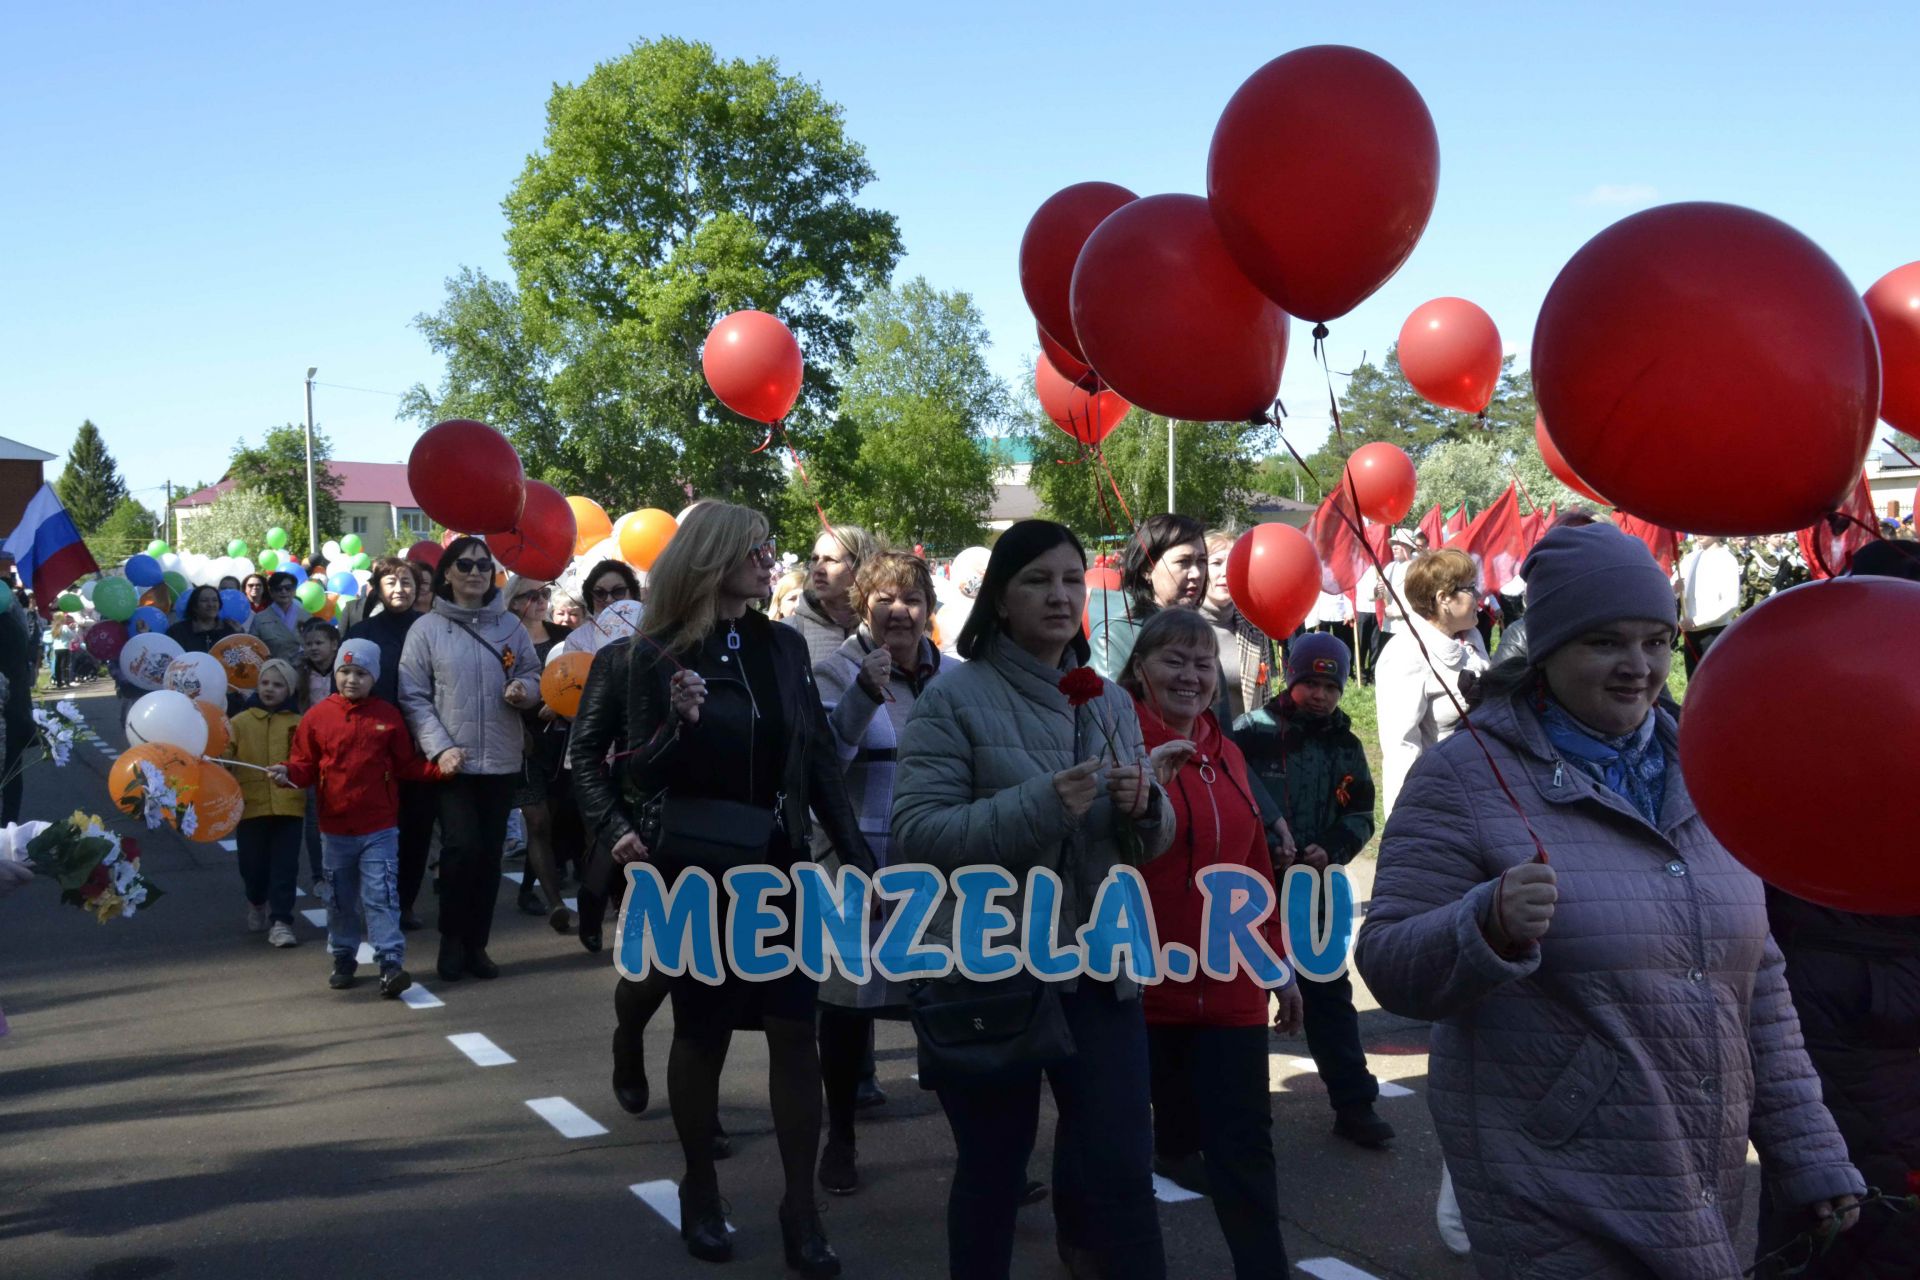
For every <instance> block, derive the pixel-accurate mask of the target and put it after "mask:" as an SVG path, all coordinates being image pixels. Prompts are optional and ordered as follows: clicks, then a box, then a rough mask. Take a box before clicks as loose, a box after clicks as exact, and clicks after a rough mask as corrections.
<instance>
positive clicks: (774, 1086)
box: [571, 502, 873, 1276]
mask: <svg viewBox="0 0 1920 1280" xmlns="http://www.w3.org/2000/svg"><path fill="white" fill-rule="evenodd" d="M772 562H773V551H772V547H771V545H770V544H769V542H768V540H767V522H766V519H765V517H763V516H761V515H760V514H759V513H758V512H756V511H750V510H748V509H747V508H745V507H736V506H732V505H730V504H727V503H722V502H703V503H701V504H700V505H699V506H697V507H695V508H694V509H693V510H691V511H690V512H689V513H687V514H686V516H685V522H684V523H683V524H682V525H681V526H680V529H679V532H677V533H676V534H675V535H674V537H673V540H672V541H671V542H669V543H668V544H667V547H666V550H664V551H663V552H661V553H660V557H659V559H657V560H656V561H655V562H654V565H653V568H652V571H651V572H650V574H649V576H648V587H649V589H650V593H649V600H648V604H647V613H646V618H645V621H644V622H643V624H642V627H641V630H640V632H639V634H638V635H637V636H636V638H634V639H633V640H630V641H624V642H620V643H616V644H613V645H611V646H608V647H607V648H604V649H602V650H601V651H600V652H599V653H598V654H597V655H596V656H595V658H594V663H593V670H592V674H591V675H590V676H589V678H588V681H587V689H586V694H585V696H584V698H583V700H582V703H581V709H580V716H579V719H578V720H577V721H576V722H575V725H574V732H573V744H572V748H571V751H572V759H573V767H574V786H575V788H576V790H577V791H578V793H579V796H580V802H581V807H582V809H583V811H584V813H585V817H586V820H587V825H588V829H589V830H591V831H592V832H593V833H594V836H595V839H596V842H597V846H598V847H599V848H604V849H606V850H607V851H608V852H609V853H610V854H611V859H610V862H611V863H618V864H624V863H628V862H632V861H635V860H638V859H642V858H646V859H651V860H652V861H654V862H655V863H657V864H658V865H659V866H660V868H661V870H662V872H663V874H665V875H667V876H669V877H672V876H675V875H677V874H678V873H679V872H680V871H682V870H684V869H686V868H687V867H689V866H694V865H699V866H703V867H705V868H706V869H707V870H708V871H709V872H711V873H713V874H715V875H716V876H718V875H719V874H721V873H722V871H723V870H724V868H723V867H721V866H720V865H719V863H720V862H721V861H725V862H727V863H728V864H730V865H750V864H761V863H771V864H773V865H775V866H781V867H785V866H787V865H789V864H791V863H793V862H795V861H796V860H800V859H804V858H806V857H807V849H808V831H809V827H808V809H809V808H810V807H811V809H812V810H813V812H814V813H815V814H817V815H819V820H820V824H821V826H822V828H824V830H825V833H826V836H827V838H828V839H829V840H830V841H831V842H832V844H833V847H834V848H835V849H836V850H838V851H839V853H840V856H841V857H842V859H843V860H844V861H846V862H847V863H848V864H849V865H852V866H855V867H858V868H861V869H862V870H871V869H872V866H873V858H872V855H871V854H870V853H869V852H868V851H867V844H866V840H865V838H864V837H863V836H862V835H861V832H860V825H859V823H858V821H857V820H856V818H855V816H854V813H853V809H852V806H851V805H850V804H849V803H848V800H847V791H846V784H845V782H844V780H843V779H842V777H841V774H840V769H839V766H838V762H837V760H836V758H835V755H834V748H833V740H832V735H831V733H830V731H829V730H828V728H827V722H826V713H825V712H824V711H823V710H822V709H821V707H820V701H819V697H818V695H817V693H816V692H815V689H814V684H813V673H812V669H811V666H810V664H809V662H808V658H807V645H806V641H805V640H803V639H802V638H801V636H800V635H799V633H798V632H796V631H794V630H793V629H792V628H789V627H783V626H779V625H777V624H775V623H773V622H770V621H768V620H767V619H766V618H765V617H764V616H762V615H761V614H759V613H756V612H754V611H753V610H752V609H751V608H750V607H749V606H750V605H752V604H755V603H757V602H760V601H764V600H765V599H766V597H767V594H768V590H769V588H770V586H771V579H770V578H769V577H768V573H767V571H768V569H769V568H770V567H771V565H772ZM610 754H611V755H614V756H616V757H617V759H615V761H614V762H613V764H612V767H611V769H609V768H608V765H607V760H608V757H609V755H610ZM722 831H725V832H729V833H732V838H731V839H730V841H729V843H730V844H732V845H735V846H737V848H736V849H735V851H734V852H735V855H736V856H734V857H727V856H725V855H723V854H722V853H720V852H717V851H716V842H715V841H714V836H715V835H716V834H717V833H719V832H722ZM608 861H609V860H602V859H600V858H598V857H597V856H596V860H595V863H594V865H593V867H592V868H590V870H589V876H594V875H595V872H596V871H600V872H601V873H602V874H603V875H604V870H605V869H606V868H607V863H608ZM595 887H596V888H597V889H599V890H600V891H601V892H602V893H605V892H607V891H608V890H609V889H610V888H611V887H612V886H611V884H610V883H608V882H607V881H606V880H605V879H602V880H601V882H600V883H599V884H597V885H596V886H595ZM775 902H776V903H777V902H778V900H777V899H776V900H775ZM782 909H783V910H785V911H786V913H787V916H788V919H789V921H791V919H792V916H793V910H792V903H791V902H788V903H787V904H786V905H785V906H784V907H783V908H782ZM721 928H722V929H723V930H724V929H725V928H726V924H725V922H724V921H723V922H722V923H721ZM771 941H775V942H778V941H780V939H777V938H776V939H772V940H771ZM642 985H643V984H641V983H637V982H633V981H631V980H623V981H622V982H621V983H620V988H621V990H622V992H623V993H624V992H625V991H626V990H627V989H628V988H638V987H641V986H642ZM817 985H818V984H817V983H815V982H814V980H813V979H811V978H809V977H807V976H806V975H805V974H804V973H802V972H800V971H798V970H795V971H794V972H792V973H790V974H788V975H787V976H785V977H782V978H778V979H775V980H773V981H770V982H748V981H745V980H743V979H741V978H740V977H738V976H737V975H733V974H728V975H727V976H726V978H725V980H724V981H723V982H721V983H720V985H718V986H708V985H707V984H705V983H702V982H700V981H698V980H697V979H695V978H694V977H693V976H692V975H691V974H689V975H688V976H686V977H681V978H674V979H672V982H671V987H672V993H673V1023H674V1026H673V1050H672V1054H671V1056H670V1058H669V1059H668V1063H667V1090H668V1100H669V1102H670V1104H671V1106H672V1108H673V1123H674V1129H675V1131H676V1132H677V1133H678V1135H679V1137H680V1146H681V1150H682V1151H683V1152H684V1153H685V1156H686V1162H687V1171H686V1176H685V1178H683V1179H682V1180H681V1183H680V1234H681V1237H682V1239H684V1240H685V1241H686V1244H687V1251H688V1252H689V1253H691V1254H692V1255H693V1256H694V1257H696V1258H701V1259H704V1260H706V1261H711V1262H719V1261H725V1260H726V1259H728V1258H730V1257H731V1256H732V1255H733V1244H732V1241H731V1240H729V1238H728V1228H727V1223H726V1219H725V1217H724V1216H723V1213H724V1211H723V1209H722V1205H721V1199H720V1184H719V1179H718V1177H717V1175H716V1173H715V1171H714V1147H713V1139H714V1115H715V1110H716V1106H717V1102H718V1097H719V1088H720V1073H721V1070H722V1069H723V1068H724V1066H725V1065H726V1057H727V1048H728V1045H729V1043H730V1041H731V1039H732V1036H733V1033H734V1031H736V1030H752V1029H759V1030H763V1031H764V1032H765V1033H766V1037H767V1057H768V1071H767V1075H768V1079H767V1089H768V1093H769V1095H770V1099H771V1103H772V1110H773V1122H774V1132H775V1135H776V1137H777V1139H778V1142H779V1147H780V1163H781V1166H782V1168H783V1170H784V1172H785V1175H786V1195H785V1198H784V1199H783V1201H782V1203H781V1205H780V1211H779V1221H780V1234H781V1238H782V1241H783V1242H784V1244H785V1249H786V1260H787V1265H788V1266H790V1267H792V1268H794V1269H795V1270H798V1271H799V1272H801V1273H802V1274H803V1275H807V1276H834V1275H838V1274H839V1273H840V1260H839V1258H838V1257H837V1256H836V1255H835V1254H834V1251H833V1249H832V1247H831V1246H830V1245H829V1244H828V1243H827V1238H826V1233H825V1230H824V1229H823V1227H822V1225H821V1222H820V1213H819V1209H818V1206H817V1205H816V1204H815V1202H814V1198H813V1185H812V1183H813V1171H814V1158H815V1156H816V1155H817V1153H818V1151H819V1143H820V1059H819V1054H818V1052H817V1050H816V1048H815V1043H814V1025H813V1021H814V1005H815V997H816V992H817ZM615 1007H616V1010H617V1011H618V1012H619V1013H620V1014H621V1015H622V1017H623V1019H624V1018H625V1017H626V1016H627V1015H628V1013H629V1010H628V1009H627V1008H626V1007H624V1001H623V1000H622V999H618V998H617V999H616V1002H615Z"/></svg>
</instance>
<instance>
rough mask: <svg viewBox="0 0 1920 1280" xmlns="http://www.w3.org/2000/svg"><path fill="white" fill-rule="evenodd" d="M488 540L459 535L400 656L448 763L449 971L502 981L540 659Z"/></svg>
mask: <svg viewBox="0 0 1920 1280" xmlns="http://www.w3.org/2000/svg"><path fill="white" fill-rule="evenodd" d="M493 575H494V562H493V556H492V554H491V553H490V552H489V551H488V550H487V544H486V543H485V542H484V541H482V540H481V539H479V538H474V537H464V538H455V539H454V540H453V542H452V543H451V544H449V545H448V547H447V549H446V551H445V552H443V553H442V554H441V557H440V566H439V568H438V569H436V570H435V571H434V575H433V596H434V599H433V611H432V612H431V613H429V614H427V615H425V616H424V617H422V618H421V619H420V620H419V621H418V622H416V623H414V624H413V627H412V629H411V630H409V631H408V632H407V640H406V645H405V647H404V648H403V649H402V650H401V654H400V710H401V712H402V713H403V714H405V716H406V717H407V727H408V728H409V729H411V730H412V731H413V736H414V739H415V741H417V742H418V743H419V744H420V751H421V754H423V755H425V756H426V757H427V758H428V759H429V760H432V761H433V762H434V763H435V764H437V765H438V766H439V767H440V772H441V773H443V774H445V775H447V779H448V780H447V781H446V782H444V783H442V784H441V786H440V961H439V970H440V977H441V978H442V980H444V981H447V982H453V981H457V980H458V979H459V978H461V977H463V976H465V975H467V974H472V975H473V976H474V977H476V978H497V977H499V976H500V968H499V966H498V965H496V964H494V962H493V961H492V960H491V959H490V958H489V957H488V955H487V940H488V937H489V935H490V934H491V933H492V931H493V904H494V899H495V898H497V897H498V896H499V893H500V856H501V853H502V851H503V849H504V847H505V845H506V838H507V812H508V810H509V809H511V808H512V805H513V793H514V786H515V784H516V782H517V781H518V780H519V779H520V777H521V776H522V770H523V766H524V762H525V737H526V731H525V728H524V725H523V723H522V721H521V719H520V717H521V713H523V712H526V711H530V710H532V709H533V708H535V707H537V706H539V705H540V659H539V657H538V655H537V654H536V653H535V651H534V646H533V641H532V640H530V639H529V638H528V637H527V629H526V628H525V627H524V626H522V625H521V624H520V619H518V618H516V617H514V616H513V615H512V614H511V613H508V612H507V607H506V599H505V598H504V597H503V596H502V595H501V594H500V589H499V588H498V587H497V586H495V585H494V578H493Z"/></svg>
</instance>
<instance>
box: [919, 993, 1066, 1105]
mask: <svg viewBox="0 0 1920 1280" xmlns="http://www.w3.org/2000/svg"><path fill="white" fill-rule="evenodd" d="M907 1014H908V1017H909V1018H911V1019H912V1021H913V1032H914V1037H915V1039H917V1040H918V1041H919V1044H920V1087H921V1088H922V1089H936V1088H939V1087H941V1086H943V1085H979V1084H987V1083H992V1082H993V1081H994V1080H996V1079H998V1078H1001V1077H1004V1076H1009V1075H1012V1074H1015V1073H1018V1072H1022V1071H1027V1070H1032V1069H1035V1068H1040V1067H1050V1066H1057V1065H1059V1064H1060V1063H1062V1062H1065V1061H1067V1060H1068V1059H1069V1058H1071V1057H1073V1054H1074V1044H1073V1031H1072V1029H1071V1028H1069V1027H1068V1026H1067V1012H1066V1010H1065V1009H1064V1008H1062V1007H1061V1004H1060V992H1059V989H1058V988H1057V987H1056V986H1055V985H1054V984H1053V983H1051V982H1042V981H1040V980H1039V979H1038V978H1035V977H1034V976H1033V975H1032V974H1030V973H1026V972H1025V971H1022V972H1019V973H1015V974H1012V975H1010V976H1008V977H1006V978H1001V979H999V980H996V981H991V982H977V981H975V980H973V979H971V978H960V979H950V980H932V981H925V982H918V983H915V984H914V985H913V987H912V988H911V989H910V990H909V991H908V993H907Z"/></svg>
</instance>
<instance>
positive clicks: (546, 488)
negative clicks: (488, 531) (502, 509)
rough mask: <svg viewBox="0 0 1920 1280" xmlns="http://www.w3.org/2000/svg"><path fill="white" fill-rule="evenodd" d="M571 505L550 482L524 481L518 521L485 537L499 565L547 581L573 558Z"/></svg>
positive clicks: (574, 522) (574, 525) (565, 496)
mask: <svg viewBox="0 0 1920 1280" xmlns="http://www.w3.org/2000/svg"><path fill="white" fill-rule="evenodd" d="M578 527H579V525H578V521H576V520H575V518H574V514H573V504H572V503H570V502H568V501H567V495H565V494H564V493H561V492H560V491H559V490H558V489H556V488H554V487H553V486H552V485H550V484H543V483H541V482H540V481H538V480H529V481H527V505H526V509H525V510H524V511H522V512H521V513H520V523H519V524H517V525H515V526H514V527H513V529H512V530H511V531H509V532H507V533H503V534H500V535H499V536H497V537H492V538H488V539H487V545H488V546H489V547H491V548H492V549H493V554H494V556H495V557H496V558H497V559H498V560H499V561H500V563H501V565H502V566H503V567H505V568H507V569H510V570H512V571H513V572H514V573H517V574H519V575H520V576H521V577H523V578H534V579H537V580H539V581H541V582H551V581H553V580H554V579H555V578H557V577H559V576H560V574H561V572H562V571H564V570H565V569H566V567H567V562H568V561H570V560H572V559H573V536H574V534H575V533H576V532H577V531H578Z"/></svg>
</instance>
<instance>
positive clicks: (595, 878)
mask: <svg viewBox="0 0 1920 1280" xmlns="http://www.w3.org/2000/svg"><path fill="white" fill-rule="evenodd" d="M580 595H581V598H582V599H583V600H584V601H585V602H586V611H585V612H586V620H585V621H584V622H582V623H581V624H580V625H579V626H577V627H575V628H574V629H573V630H572V631H569V632H568V633H567V637H566V639H564V640H562V641H561V642H560V650H561V652H562V653H589V654H590V653H598V652H599V651H600V650H602V649H604V648H606V647H607V646H608V645H610V644H612V643H613V642H614V641H616V640H624V639H626V638H627V637H629V636H631V635H632V634H633V632H634V629H635V627H637V626H638V625H639V618H640V608H639V603H640V578H639V576H638V575H637V574H635V573H634V571H633V569H632V568H631V567H630V566H629V565H627V564H625V563H623V562H622V561H619V560H602V561H601V562H600V563H599V564H596V565H595V566H593V568H592V569H590V570H588V572H587V576H586V577H585V578H584V579H582V580H581V582H580ZM623 601H626V602H631V603H622V602H623ZM568 750H569V752H571V746H570V745H569V748H568ZM562 772H563V773H564V774H565V775H566V778H565V780H564V785H565V788H566V791H567V795H568V797H569V802H570V807H571V808H572V810H573V813H572V815H571V827H572V828H579V827H580V826H581V825H582V822H581V816H580V813H579V797H578V796H577V795H575V794H574V792H573V785H572V773H573V770H572V769H571V768H568V769H565V770H562ZM567 835H568V836H569V839H568V840H567V845H568V846H569V848H571V847H572V846H573V845H574V844H575V843H577V841H576V839H574V838H572V837H573V836H574V832H573V831H572V830H571V829H570V830H569V831H568V832H567ZM555 857H556V859H557V860H560V861H564V860H565V857H566V854H564V853H556V855H555ZM596 859H597V860H599V861H598V864H597V867H596ZM613 879H614V876H613V873H612V859H611V858H610V857H609V856H608V854H607V851H606V849H605V848H603V847H601V846H600V844H599V843H598V842H597V841H596V842H590V843H589V844H588V847H587V851H586V856H585V858H583V859H582V866H581V869H580V892H579V894H578V896H577V897H576V898H575V902H576V903H577V905H578V907H579V910H578V912H577V913H576V914H577V916H578V925H577V927H578V929H579V931H580V945H581V946H583V947H585V948H586V949H587V950H588V951H598V950H600V947H601V937H600V930H601V927H602V926H603V925H604V924H605V922H606V918H607V895H606V894H605V893H601V892H598V891H596V890H595V889H594V887H593V886H594V885H596V884H605V883H608V882H610V881H612V880H613ZM638 985H640V986H642V987H645V988H646V989H645V992H644V993H641V992H632V993H628V994H629V999H630V1000H631V999H638V1000H640V1001H641V1003H642V1004H644V1005H645V1008H644V1009H643V1010H642V1009H640V1008H639V1007H638V1006H636V1007H635V1010H634V1012H635V1017H634V1018H633V1019H632V1022H633V1025H635V1026H638V1027H640V1028H642V1029H644V1028H645V1027H646V1024H647V1022H648V1021H649V1020H650V1019H651V1018H652V1017H653V1014H654V1011H655V1010H656V1009H658V1008H659V1007H660V1005H661V1003H662V1002H664V1001H665V1000H666V998H667V988H666V983H665V982H664V981H659V982H655V983H652V985H648V984H647V983H641V984H638ZM613 1077H614V1085H613V1088H614V1095H615V1097H617V1098H619V1100H620V1105H621V1106H622V1107H624V1108H625V1109H627V1110H628V1111H631V1112H633V1113H634V1114H635V1115H638V1114H639V1113H640V1112H642V1111H645V1110H646V1109H647V1106H646V1094H647V1072H646V1068H645V1066H644V1065H643V1063H642V1059H641V1056H640V1042H639V1040H638V1039H637V1038H636V1039H634V1041H633V1043H632V1044H631V1045H627V1044H625V1043H624V1041H623V1040H621V1039H619V1038H618V1037H616V1040H615V1044H614V1050H613ZM636 1102H638V1103H639V1105H638V1106H637V1107H636V1106H634V1105H633V1104H634V1103H636Z"/></svg>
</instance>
